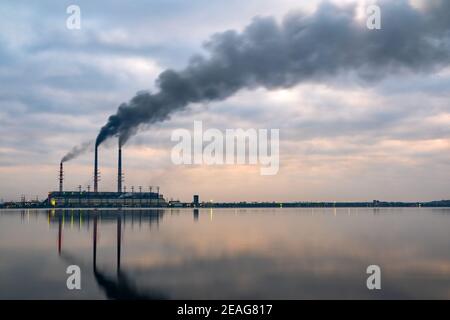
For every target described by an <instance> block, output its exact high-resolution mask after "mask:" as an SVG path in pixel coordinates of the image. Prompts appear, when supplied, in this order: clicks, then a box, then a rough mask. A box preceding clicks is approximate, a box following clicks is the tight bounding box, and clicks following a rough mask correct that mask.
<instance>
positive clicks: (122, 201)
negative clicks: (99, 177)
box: [48, 191, 167, 208]
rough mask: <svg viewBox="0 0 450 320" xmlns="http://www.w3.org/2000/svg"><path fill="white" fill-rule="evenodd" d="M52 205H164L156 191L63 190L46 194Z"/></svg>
mask: <svg viewBox="0 0 450 320" xmlns="http://www.w3.org/2000/svg"><path fill="white" fill-rule="evenodd" d="M48 201H49V205H50V206H52V207H109V208H111V207H113V208H115V207H165V206H167V203H166V201H165V200H164V197H163V196H162V195H161V194H158V193H156V192H86V191H81V192H79V191H63V192H50V193H49V194H48Z"/></svg>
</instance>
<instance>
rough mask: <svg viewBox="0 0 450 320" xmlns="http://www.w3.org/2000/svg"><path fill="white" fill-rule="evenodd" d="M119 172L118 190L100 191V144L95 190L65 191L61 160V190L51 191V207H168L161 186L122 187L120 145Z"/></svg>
mask: <svg viewBox="0 0 450 320" xmlns="http://www.w3.org/2000/svg"><path fill="white" fill-rule="evenodd" d="M117 168H118V172H117V191H116V192H101V191H99V188H98V187H99V184H98V182H99V170H98V146H96V147H95V154H94V190H93V191H90V187H88V190H87V191H84V190H81V187H80V188H79V190H78V191H64V166H63V162H62V161H61V163H60V166H59V191H52V192H49V194H48V198H47V200H46V202H47V204H48V205H49V206H51V207H57V208H58V207H59V208H67V207H77V208H83V207H108V208H111V207H112V208H115V207H117V208H121V207H142V208H149V207H166V206H167V202H166V201H165V199H164V197H163V195H162V194H160V193H159V187H155V188H154V189H155V191H156V192H153V187H149V189H148V192H146V191H143V190H142V187H139V189H138V190H135V189H134V187H132V188H131V192H127V191H126V187H123V188H122V182H123V174H122V147H121V146H120V145H119V152H118V166H117Z"/></svg>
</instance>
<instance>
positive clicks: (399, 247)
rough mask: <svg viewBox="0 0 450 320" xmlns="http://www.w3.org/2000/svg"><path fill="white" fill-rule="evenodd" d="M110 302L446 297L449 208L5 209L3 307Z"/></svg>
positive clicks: (0, 225) (0, 248)
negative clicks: (377, 285) (6, 303)
mask: <svg viewBox="0 0 450 320" xmlns="http://www.w3.org/2000/svg"><path fill="white" fill-rule="evenodd" d="M69 265H78V266H79V267H80V268H81V290H68V289H67V287H66V280H67V277H68V276H69V275H68V274H66V268H67V267H68V266H69ZM369 265H378V266H380V268H381V290H368V289H367V286H366V279H367V277H368V276H369V275H368V274H367V273H366V268H367V267H368V266H369ZM108 298H147V299H154V298H156V299H355V298H358V299H409V298H412V299H416V298H424V299H431V298H437V299H449V298H450V209H424V208H410V209H406V208H405V209H400V208H399V209H369V208H367V209H356V208H351V209H346V208H344V209H343V208H339V209H333V208H331V209H317V208H316V209H212V210H210V209H200V210H192V209H190V210H188V209H164V210H117V209H113V210H98V211H94V210H65V211H62V210H56V211H52V210H30V211H27V210H25V211H24V210H1V211H0V299H108Z"/></svg>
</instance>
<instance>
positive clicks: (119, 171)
mask: <svg viewBox="0 0 450 320" xmlns="http://www.w3.org/2000/svg"><path fill="white" fill-rule="evenodd" d="M117 192H122V145H121V144H120V143H119V158H118V165H117Z"/></svg>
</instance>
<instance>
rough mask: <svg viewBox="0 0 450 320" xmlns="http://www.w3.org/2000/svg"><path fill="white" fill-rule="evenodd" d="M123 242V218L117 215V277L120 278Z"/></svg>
mask: <svg viewBox="0 0 450 320" xmlns="http://www.w3.org/2000/svg"><path fill="white" fill-rule="evenodd" d="M121 242H122V217H121V215H120V214H119V215H117V266H116V267H117V276H120V250H121Z"/></svg>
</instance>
